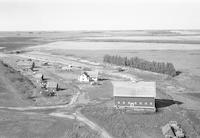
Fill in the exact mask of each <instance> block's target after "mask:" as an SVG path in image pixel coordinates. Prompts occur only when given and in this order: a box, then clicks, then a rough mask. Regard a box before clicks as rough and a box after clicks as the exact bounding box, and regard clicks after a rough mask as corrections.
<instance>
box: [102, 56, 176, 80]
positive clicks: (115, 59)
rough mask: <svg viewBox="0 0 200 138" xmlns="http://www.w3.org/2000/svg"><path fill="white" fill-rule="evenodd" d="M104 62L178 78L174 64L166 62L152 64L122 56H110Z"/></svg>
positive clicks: (105, 57)
mask: <svg viewBox="0 0 200 138" xmlns="http://www.w3.org/2000/svg"><path fill="white" fill-rule="evenodd" d="M103 61H104V62H105V63H109V64H115V65H119V66H128V67H132V68H138V69H141V70H148V71H152V72H157V73H162V74H168V75H170V76H176V70H175V68H174V65H173V64H172V63H167V64H166V63H164V62H155V61H153V62H150V61H147V60H144V59H141V58H138V57H131V58H130V59H129V58H127V57H121V56H118V55H116V56H110V55H105V56H104V59H103Z"/></svg>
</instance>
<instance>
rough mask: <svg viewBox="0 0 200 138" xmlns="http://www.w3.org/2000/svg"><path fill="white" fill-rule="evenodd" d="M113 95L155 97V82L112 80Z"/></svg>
mask: <svg viewBox="0 0 200 138" xmlns="http://www.w3.org/2000/svg"><path fill="white" fill-rule="evenodd" d="M112 84H113V96H121V97H154V98H155V97H156V83H155V82H144V81H140V82H136V83H135V82H130V81H113V82H112Z"/></svg>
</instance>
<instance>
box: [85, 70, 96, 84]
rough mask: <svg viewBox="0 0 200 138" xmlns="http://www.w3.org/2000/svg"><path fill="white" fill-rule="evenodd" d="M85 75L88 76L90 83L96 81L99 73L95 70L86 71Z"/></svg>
mask: <svg viewBox="0 0 200 138" xmlns="http://www.w3.org/2000/svg"><path fill="white" fill-rule="evenodd" d="M87 74H88V75H89V78H90V81H95V82H97V81H98V76H99V72H98V71H97V70H95V71H87Z"/></svg>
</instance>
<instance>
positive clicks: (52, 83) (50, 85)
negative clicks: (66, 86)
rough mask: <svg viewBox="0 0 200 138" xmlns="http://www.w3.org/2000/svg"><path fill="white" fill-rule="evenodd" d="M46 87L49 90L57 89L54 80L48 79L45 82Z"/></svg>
mask: <svg viewBox="0 0 200 138" xmlns="http://www.w3.org/2000/svg"><path fill="white" fill-rule="evenodd" d="M46 89H47V90H51V91H58V83H57V82H54V81H48V82H47V84H46Z"/></svg>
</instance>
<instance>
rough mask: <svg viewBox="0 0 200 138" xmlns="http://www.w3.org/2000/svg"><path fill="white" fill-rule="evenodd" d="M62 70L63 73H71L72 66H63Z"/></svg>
mask: <svg viewBox="0 0 200 138" xmlns="http://www.w3.org/2000/svg"><path fill="white" fill-rule="evenodd" d="M62 70H64V71H72V65H68V66H64V67H62Z"/></svg>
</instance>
